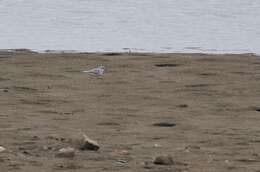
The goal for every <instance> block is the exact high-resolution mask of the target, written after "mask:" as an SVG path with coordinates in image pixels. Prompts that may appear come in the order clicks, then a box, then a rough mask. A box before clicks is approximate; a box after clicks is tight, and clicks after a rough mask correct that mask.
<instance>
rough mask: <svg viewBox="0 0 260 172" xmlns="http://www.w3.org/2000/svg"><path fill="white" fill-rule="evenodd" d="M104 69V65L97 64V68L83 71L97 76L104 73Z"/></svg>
mask: <svg viewBox="0 0 260 172" xmlns="http://www.w3.org/2000/svg"><path fill="white" fill-rule="evenodd" d="M104 71H105V67H104V66H99V67H97V68H94V69H90V70H85V71H83V72H84V73H89V74H91V75H96V76H99V75H103V74H104Z"/></svg>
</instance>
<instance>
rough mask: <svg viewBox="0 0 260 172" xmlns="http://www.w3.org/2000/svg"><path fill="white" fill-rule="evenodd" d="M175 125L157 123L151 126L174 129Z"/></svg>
mask: <svg viewBox="0 0 260 172" xmlns="http://www.w3.org/2000/svg"><path fill="white" fill-rule="evenodd" d="M175 125H176V124H174V123H171V122H159V123H154V124H153V126H156V127H174V126H175Z"/></svg>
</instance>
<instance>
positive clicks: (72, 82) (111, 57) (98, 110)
mask: <svg viewBox="0 0 260 172" xmlns="http://www.w3.org/2000/svg"><path fill="white" fill-rule="evenodd" d="M98 65H104V66H105V67H106V71H105V74H104V75H103V76H100V77H95V76H90V75H88V74H86V73H82V72H81V71H83V70H86V69H90V68H93V67H97V66H98ZM0 74H1V75H0V107H1V111H0V138H1V139H0V146H3V147H4V148H6V150H5V151H4V152H0V167H1V170H0V171H3V172H7V171H8V172H9V171H10V172H13V171H19V172H20V171H21V172H35V171H39V172H50V171H54V172H56V171H66V172H69V171H73V172H86V171H88V172H92V171H120V172H121V171H122V172H130V171H131V172H132V171H149V172H159V171H163V172H167V171H169V172H170V171H171V172H172V171H181V172H220V171H234V172H247V171H248V172H249V171H250V172H259V171H260V163H259V162H260V126H259V124H260V123H259V121H260V109H258V108H259V107H260V58H259V57H257V56H255V55H252V54H243V55H206V54H135V53H130V54H117V53H108V54H87V53H85V54H84V53H81V54H62V53H60V54H37V53H32V52H26V51H24V52H16V53H14V52H9V53H7V52H1V53H0ZM158 123H159V124H158ZM160 123H161V125H160ZM165 123H166V124H167V125H166V126H165V125H164V124H165ZM169 124H172V125H169ZM79 132H84V133H86V134H87V135H88V136H89V137H90V138H92V139H94V140H96V141H97V142H98V143H99V144H100V150H98V151H97V152H96V151H80V150H77V152H76V156H75V157H74V158H59V157H56V156H55V154H56V153H57V151H58V150H59V149H60V148H63V147H66V146H73V145H70V143H69V142H68V141H67V140H70V138H72V137H73V136H74V135H76V134H77V133H79ZM159 155H170V156H172V158H173V161H174V164H173V165H155V164H153V163H152V161H153V160H154V158H155V157H156V156H159Z"/></svg>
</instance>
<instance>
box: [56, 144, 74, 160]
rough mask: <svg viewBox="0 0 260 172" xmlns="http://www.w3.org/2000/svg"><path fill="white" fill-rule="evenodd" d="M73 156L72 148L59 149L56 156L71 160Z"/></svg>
mask: <svg viewBox="0 0 260 172" xmlns="http://www.w3.org/2000/svg"><path fill="white" fill-rule="evenodd" d="M74 156H75V149H74V148H72V147H67V148H61V149H60V150H59V152H58V153H57V154H56V157H59V158H73V157H74Z"/></svg>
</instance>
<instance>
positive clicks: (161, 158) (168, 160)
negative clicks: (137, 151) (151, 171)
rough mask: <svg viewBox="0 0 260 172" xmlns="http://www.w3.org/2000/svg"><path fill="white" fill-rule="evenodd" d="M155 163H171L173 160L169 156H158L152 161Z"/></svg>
mask: <svg viewBox="0 0 260 172" xmlns="http://www.w3.org/2000/svg"><path fill="white" fill-rule="evenodd" d="M153 163H154V164H156V165H173V163H174V161H173V159H172V157H171V156H169V155H167V156H158V157H156V158H155V160H154V161H153Z"/></svg>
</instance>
